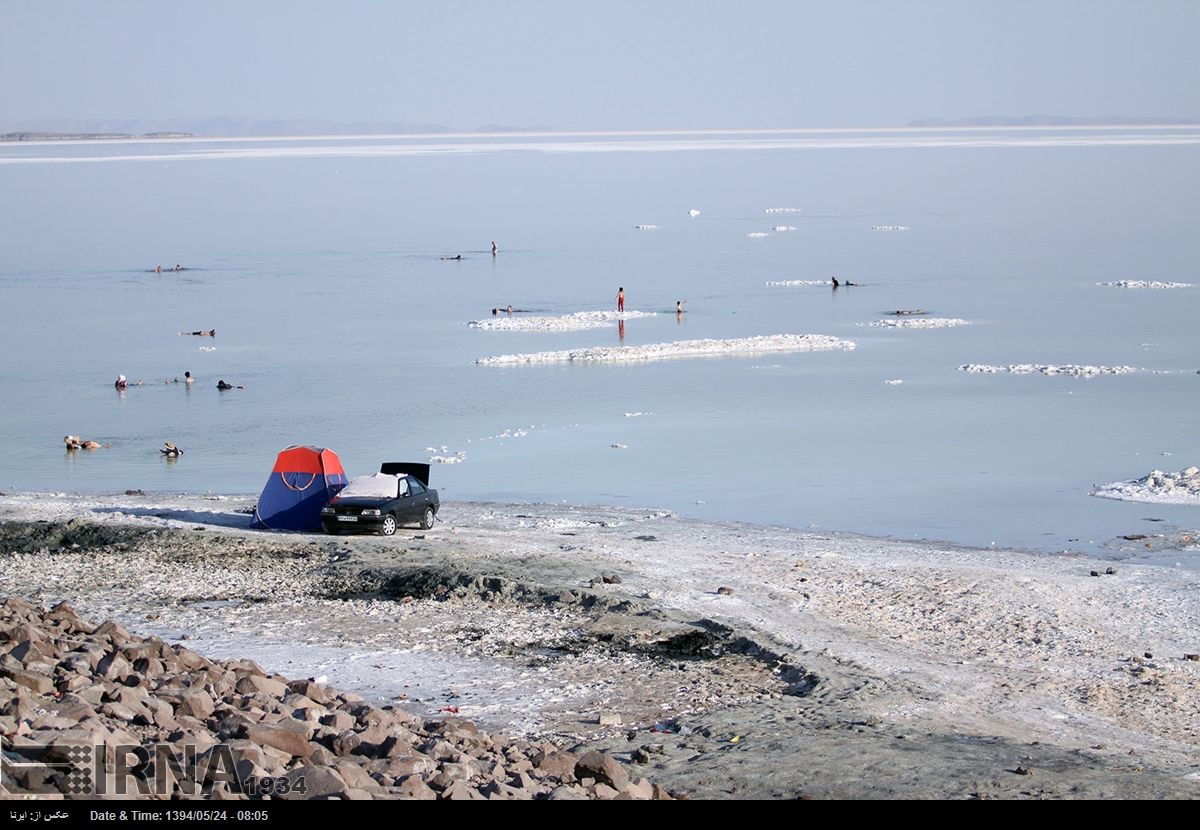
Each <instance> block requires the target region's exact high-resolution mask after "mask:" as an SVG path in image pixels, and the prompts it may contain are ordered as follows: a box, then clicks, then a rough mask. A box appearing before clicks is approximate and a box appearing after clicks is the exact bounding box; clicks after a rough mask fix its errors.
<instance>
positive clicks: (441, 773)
mask: <svg viewBox="0 0 1200 830" xmlns="http://www.w3.org/2000/svg"><path fill="white" fill-rule="evenodd" d="M0 640H2V641H3V644H2V645H0V650H2V653H0V678H3V679H4V681H3V696H4V697H5V698H7V699H6V700H5V701H4V703H3V705H2V706H0V731H2V732H3V734H4V737H5V741H6V743H5V751H6V758H7V759H8V760H10V761H14V762H15V765H13V764H6V766H5V778H4V781H3V785H4V789H5V790H6V791H7V793H8V794H9V795H13V796H20V795H38V796H48V795H57V796H59V797H64V796H65V797H70V798H104V797H114V798H161V799H168V798H208V799H242V800H245V799H249V798H251V797H275V798H283V799H328V798H336V799H343V800H364V799H387V798H411V799H419V800H434V799H447V800H473V799H501V800H512V799H515V800H530V799H535V798H536V799H550V800H559V799H653V798H658V799H666V800H669V799H671V795H669V794H668V793H667V791H666V790H665V789H663V788H662V787H661V786H654V785H652V784H651V783H650V782H648V781H647V780H646V779H645V778H642V777H636V776H635V777H631V776H630V774H629V773H628V772H627V771H626V769H625V767H624V766H623V765H622V764H620V763H618V762H617V761H616V760H615V759H613V758H612V757H610V756H608V755H605V754H603V753H600V752H595V751H593V752H588V753H585V754H582V755H576V754H573V753H571V752H566V751H560V750H559V749H558V748H557V747H555V746H553V745H552V744H549V743H548V742H539V741H526V740H523V739H520V738H517V739H509V738H507V737H505V736H502V735H489V734H487V733H485V732H481V731H480V730H479V729H477V728H476V727H475V725H474V724H472V723H471V722H469V721H467V720H464V719H462V718H457V717H446V718H443V719H438V720H434V719H429V720H426V719H422V718H419V717H416V716H414V715H411V714H409V713H407V712H405V711H404V710H402V709H399V708H397V707H394V706H384V707H377V706H373V705H372V704H370V703H368V702H366V701H364V700H363V698H362V697H360V696H359V695H356V694H351V693H348V692H340V691H338V690H337V689H335V688H334V687H332V686H328V685H324V684H321V683H317V682H315V681H313V680H288V679H287V678H286V677H283V676H282V675H278V674H270V675H269V674H268V673H267V672H266V671H264V670H263V669H262V668H261V667H260V666H258V665H257V664H256V663H255V662H254V661H252V660H222V661H213V660H209V659H207V658H205V657H202V656H201V655H199V654H197V653H196V652H194V651H192V650H191V649H188V648H185V647H183V646H181V645H171V644H168V643H166V642H164V641H162V640H160V639H158V638H153V637H151V638H142V637H139V636H136V635H133V634H130V633H129V632H128V631H126V630H125V628H124V626H122V625H121V624H120V623H117V622H113V621H111V620H110V621H108V622H105V623H103V624H102V625H99V626H97V625H93V624H92V623H89V622H87V621H86V620H84V619H82V618H81V617H80V616H79V615H78V614H77V613H75V610H74V609H73V608H72V607H71V606H70V604H69V603H67V602H61V603H59V604H58V605H56V606H54V607H53V608H52V609H49V610H43V609H40V608H38V607H36V606H34V605H32V604H30V603H27V602H24V601H22V600H20V599H17V598H14V597H8V598H6V599H4V600H3V602H0Z"/></svg>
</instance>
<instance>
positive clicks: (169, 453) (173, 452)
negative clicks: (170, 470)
mask: <svg viewBox="0 0 1200 830" xmlns="http://www.w3.org/2000/svg"><path fill="white" fill-rule="evenodd" d="M159 452H161V453H162V454H163V455H165V456H166V457H167V458H178V457H179V456H181V455H183V450H181V449H179V447H177V446H175V445H174V444H172V443H171V442H170V441H166V442H164V443H163V445H162V449H161V450H159Z"/></svg>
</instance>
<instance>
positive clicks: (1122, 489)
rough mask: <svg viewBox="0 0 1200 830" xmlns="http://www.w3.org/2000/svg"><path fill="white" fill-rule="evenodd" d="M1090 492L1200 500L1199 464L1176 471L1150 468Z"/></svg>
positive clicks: (1156, 500) (1132, 497) (1145, 498)
mask: <svg viewBox="0 0 1200 830" xmlns="http://www.w3.org/2000/svg"><path fill="white" fill-rule="evenodd" d="M1091 495H1093V496H1098V497H1100V498H1104V499H1116V500H1119V501H1136V502H1145V503H1152V504H1200V468H1197V467H1195V466H1192V467H1188V468H1186V469H1184V470H1181V471H1179V472H1178V473H1164V472H1163V471H1162V470H1152V471H1151V472H1150V473H1149V474H1148V475H1146V476H1143V477H1142V478H1139V479H1135V480H1133V481H1117V482H1113V483H1112V484H1104V485H1102V486H1100V487H1097V488H1096V489H1094V490H1093V491H1092V493H1091Z"/></svg>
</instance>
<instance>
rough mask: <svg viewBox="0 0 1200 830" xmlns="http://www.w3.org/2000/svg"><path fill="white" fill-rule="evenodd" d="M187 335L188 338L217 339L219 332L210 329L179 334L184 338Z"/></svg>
mask: <svg viewBox="0 0 1200 830" xmlns="http://www.w3.org/2000/svg"><path fill="white" fill-rule="evenodd" d="M185 334H186V335H187V336H188V337H216V336H217V330H216V329H209V330H208V331H181V332H179V336H180V337H182V336H183V335H185Z"/></svg>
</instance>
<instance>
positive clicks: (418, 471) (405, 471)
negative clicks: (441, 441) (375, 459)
mask: <svg viewBox="0 0 1200 830" xmlns="http://www.w3.org/2000/svg"><path fill="white" fill-rule="evenodd" d="M379 472H381V473H385V474H387V475H390V476H412V477H413V478H415V479H417V480H418V481H420V482H421V483H422V484H424V485H425V486H426V487H428V486H429V465H428V464H417V463H409V462H407V461H386V462H384V463H383V464H382V465H381V466H380V467H379Z"/></svg>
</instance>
